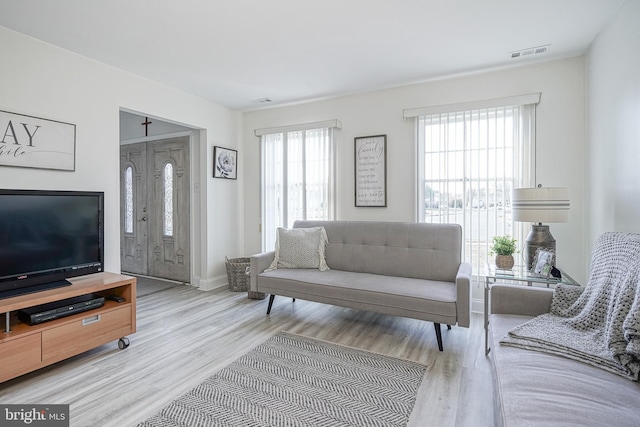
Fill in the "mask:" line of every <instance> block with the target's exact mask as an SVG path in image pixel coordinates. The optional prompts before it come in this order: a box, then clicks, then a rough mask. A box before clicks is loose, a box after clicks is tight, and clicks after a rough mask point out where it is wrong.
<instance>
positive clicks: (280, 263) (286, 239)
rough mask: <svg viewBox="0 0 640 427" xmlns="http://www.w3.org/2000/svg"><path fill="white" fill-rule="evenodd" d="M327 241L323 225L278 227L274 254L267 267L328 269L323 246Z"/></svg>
mask: <svg viewBox="0 0 640 427" xmlns="http://www.w3.org/2000/svg"><path fill="white" fill-rule="evenodd" d="M327 243H328V239H327V232H326V231H325V229H324V227H311V228H278V230H277V233H276V255H275V258H274V259H273V262H272V263H271V266H270V267H269V269H272V270H275V269H278V268H317V269H319V270H320V271H325V270H329V266H328V265H327V261H326V259H325V253H324V248H325V245H326V244H327Z"/></svg>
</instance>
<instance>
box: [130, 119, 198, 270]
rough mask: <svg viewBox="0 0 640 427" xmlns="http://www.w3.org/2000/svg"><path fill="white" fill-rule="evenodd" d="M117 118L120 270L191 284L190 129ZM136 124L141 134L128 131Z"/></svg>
mask: <svg viewBox="0 0 640 427" xmlns="http://www.w3.org/2000/svg"><path fill="white" fill-rule="evenodd" d="M120 117H121V126H120V127H121V145H120V211H121V214H120V218H121V223H120V257H121V260H120V261H121V270H122V271H123V272H124V273H129V274H133V275H137V276H143V277H153V278H160V279H166V280H172V281H176V282H181V283H191V281H192V269H193V257H192V253H193V251H192V248H193V241H192V236H193V229H194V224H193V221H192V217H193V216H192V212H191V211H192V205H193V202H192V194H191V187H192V183H193V176H196V177H197V173H195V174H194V173H193V172H194V171H193V167H192V162H191V158H192V154H191V153H192V148H193V144H194V141H193V139H194V138H192V134H193V132H191V131H192V129H190V128H185V127H183V126H180V125H173V124H171V123H167V122H163V121H161V120H158V119H155V118H153V119H150V118H149V117H145V116H140V115H135V114H131V113H127V112H122V111H121V113H120ZM138 122H139V125H141V128H139V129H138V128H135V127H132V126H131V124H132V123H133V125H136V124H138ZM150 124H151V125H153V124H156V125H157V126H156V128H155V129H153V130H154V131H155V132H150V129H152V127H151V126H150ZM128 128H129V131H127V129H128ZM159 128H160V129H159ZM131 130H133V132H132V131H131ZM136 133H141V134H142V135H144V136H139V135H136ZM196 139H197V138H196Z"/></svg>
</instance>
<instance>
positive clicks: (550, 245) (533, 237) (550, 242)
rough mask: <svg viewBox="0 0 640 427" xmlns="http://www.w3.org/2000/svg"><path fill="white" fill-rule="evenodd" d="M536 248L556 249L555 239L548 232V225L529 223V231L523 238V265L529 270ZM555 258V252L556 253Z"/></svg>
mask: <svg viewBox="0 0 640 427" xmlns="http://www.w3.org/2000/svg"><path fill="white" fill-rule="evenodd" d="M538 248H545V249H553V251H554V252H555V250H556V239H554V238H553V236H552V235H551V232H549V226H548V225H542V224H537V225H536V224H533V225H531V231H530V232H529V235H528V236H527V239H526V240H525V245H524V250H523V252H524V253H523V255H524V265H526V266H527V270H531V265H532V264H533V258H534V257H535V255H536V250H537V249H538ZM556 258H557V254H556Z"/></svg>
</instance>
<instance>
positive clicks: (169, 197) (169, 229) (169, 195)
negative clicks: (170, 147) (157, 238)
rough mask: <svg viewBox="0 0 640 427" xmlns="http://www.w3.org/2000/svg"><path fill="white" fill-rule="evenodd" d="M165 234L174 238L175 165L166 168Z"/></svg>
mask: <svg viewBox="0 0 640 427" xmlns="http://www.w3.org/2000/svg"><path fill="white" fill-rule="evenodd" d="M163 204H164V215H163V220H164V221H163V224H164V227H163V234H164V235H165V236H173V165H172V164H171V163H167V164H166V165H165V166H164V200H163Z"/></svg>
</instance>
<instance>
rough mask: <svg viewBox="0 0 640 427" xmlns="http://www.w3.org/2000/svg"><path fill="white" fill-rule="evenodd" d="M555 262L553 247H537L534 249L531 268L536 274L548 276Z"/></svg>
mask: <svg viewBox="0 0 640 427" xmlns="http://www.w3.org/2000/svg"><path fill="white" fill-rule="evenodd" d="M555 264H556V252H555V251H554V250H553V249H549V248H538V249H536V253H535V256H534V257H533V264H532V265H531V270H532V271H533V273H534V274H537V275H538V276H542V277H549V275H550V274H551V270H552V269H553V267H554V266H555Z"/></svg>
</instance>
